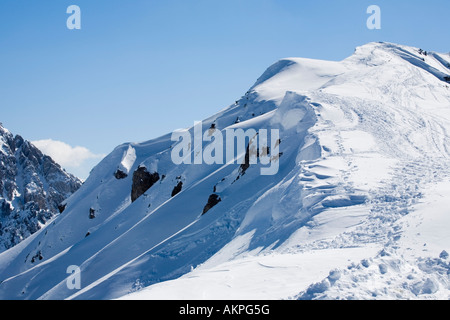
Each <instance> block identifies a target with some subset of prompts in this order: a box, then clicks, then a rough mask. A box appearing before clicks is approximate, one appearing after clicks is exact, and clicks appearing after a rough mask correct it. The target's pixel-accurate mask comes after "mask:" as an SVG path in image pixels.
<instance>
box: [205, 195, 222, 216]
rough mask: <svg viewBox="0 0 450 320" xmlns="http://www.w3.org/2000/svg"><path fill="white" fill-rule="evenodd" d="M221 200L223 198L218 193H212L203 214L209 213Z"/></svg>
mask: <svg viewBox="0 0 450 320" xmlns="http://www.w3.org/2000/svg"><path fill="white" fill-rule="evenodd" d="M220 201H222V199H220V197H219V196H218V195H217V194H215V193H213V194H212V195H210V196H209V198H208V202H207V203H206V205H205V207H204V208H203V213H202V214H205V213H207V212H208V211H209V210H211V209H212V208H213V207H214V206H215V205H216V204H218V203H219V202H220Z"/></svg>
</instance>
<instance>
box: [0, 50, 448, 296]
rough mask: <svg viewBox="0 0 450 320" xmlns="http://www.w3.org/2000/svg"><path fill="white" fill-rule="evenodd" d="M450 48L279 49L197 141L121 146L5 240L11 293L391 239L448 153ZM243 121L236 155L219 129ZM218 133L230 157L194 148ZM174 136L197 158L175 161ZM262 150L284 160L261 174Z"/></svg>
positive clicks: (114, 283) (138, 284)
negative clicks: (321, 52) (10, 244)
mask: <svg viewBox="0 0 450 320" xmlns="http://www.w3.org/2000/svg"><path fill="white" fill-rule="evenodd" d="M449 64H450V57H449V56H448V55H444V54H437V53H431V52H424V51H423V50H420V49H418V48H411V47H406V46H399V45H394V44H388V43H370V44H367V45H365V46H362V47H360V48H358V49H357V50H356V51H355V54H354V55H352V56H351V57H349V58H348V59H345V60H343V61H340V62H327V61H316V60H310V59H301V58H289V59H283V60H281V61H279V62H277V63H275V64H274V65H273V66H271V67H270V68H269V69H267V71H266V72H265V73H264V74H263V75H262V76H261V77H260V78H259V79H258V80H257V82H256V83H255V85H254V86H253V87H252V88H250V89H249V90H248V91H247V92H246V94H245V95H244V96H243V97H241V98H240V99H239V100H237V101H236V102H235V103H234V104H233V105H231V106H229V107H228V108H226V109H224V110H223V111H221V112H219V113H217V114H215V115H213V116H212V117H210V118H208V119H205V120H204V121H202V123H201V124H200V125H194V126H193V127H191V128H188V129H185V130H184V131H182V132H183V135H184V136H185V137H188V138H189V137H194V138H193V139H192V140H189V143H186V140H184V141H181V140H178V139H172V137H173V136H172V135H171V134H168V135H165V136H162V137H160V138H158V139H154V140H151V141H148V142H144V143H139V144H138V143H127V144H124V145H121V146H119V147H117V148H116V149H115V150H114V151H113V152H112V153H111V154H110V155H109V156H107V157H106V158H105V159H104V160H103V161H102V162H101V163H100V164H99V165H98V166H97V167H96V168H94V170H93V171H92V173H91V176H90V177H89V178H88V180H87V181H86V182H85V183H84V185H83V186H82V187H81V188H80V190H79V191H78V192H76V193H75V194H74V195H73V196H71V197H70V198H69V199H68V200H67V201H66V202H65V204H66V209H65V211H64V212H63V214H62V215H60V216H59V217H58V218H57V219H55V221H54V222H53V223H52V224H51V225H48V226H47V227H46V228H45V231H44V230H42V231H41V232H39V233H38V234H36V235H35V236H34V237H33V238H32V239H29V240H27V241H25V242H23V243H21V244H20V245H18V246H17V247H15V248H13V249H12V250H9V251H7V252H5V253H4V254H2V255H0V281H1V280H3V281H2V282H1V284H0V298H17V299H25V298H28V299H38V298H41V299H62V298H70V299H89V298H96V299H109V298H117V297H120V296H122V295H125V294H127V293H130V292H132V291H136V290H138V289H141V288H142V287H143V286H148V285H152V284H155V283H158V282H161V281H164V280H170V279H174V278H177V277H179V276H181V275H183V274H186V273H187V272H189V271H190V270H191V267H192V266H197V265H200V264H203V265H202V267H201V268H204V270H208V269H207V268H214V267H216V266H218V265H220V264H221V263H226V262H230V261H233V260H235V259H238V258H239V257H242V256H245V255H258V254H263V253H267V252H272V253H274V252H276V253H281V252H286V251H288V252H297V251H304V250H318V249H324V248H326V249H327V250H333V249H335V248H340V249H343V248H348V247H364V246H368V245H369V244H370V245H371V246H373V247H375V248H382V247H383V246H385V245H387V244H388V243H391V241H392V238H391V237H392V235H393V234H395V228H396V227H395V223H396V221H397V220H398V219H400V218H401V217H403V216H405V215H407V214H408V213H409V212H410V210H411V208H412V207H411V206H413V205H414V204H415V203H416V202H417V201H418V200H419V199H420V197H421V190H422V188H423V187H424V186H425V185H426V183H428V182H429V181H430V179H431V177H435V176H439V173H441V171H442V175H441V176H442V177H443V176H444V174H443V173H444V172H445V170H446V168H448V166H447V163H448V160H449V157H450V140H449V139H450V137H449V136H448V132H450V131H449V130H450V113H449V112H448V111H449V109H450V83H449V78H448V77H449V75H450V65H449ZM193 120H194V119H193ZM239 130H241V132H246V133H247V134H248V135H247V138H246V140H245V147H244V148H243V151H242V152H241V153H240V154H239V152H237V150H235V149H232V150H233V151H236V153H233V154H232V156H231V157H228V156H229V149H228V148H227V141H225V142H223V143H222V144H220V143H219V144H218V143H217V141H216V138H217V137H227V133H229V132H230V131H231V132H239ZM264 130H266V131H264ZM271 130H276V131H271ZM197 131H200V132H201V134H202V135H201V136H200V141H199V140H198V139H196V138H195V137H196V132H197ZM219 132H220V134H218V133H219ZM265 132H274V133H275V132H276V133H277V134H276V139H274V141H273V142H274V143H273V144H268V145H270V147H269V148H267V147H266V148H262V149H258V148H253V147H252V144H251V143H250V142H251V141H258V143H260V142H262V141H263V140H264V139H266V138H267V141H270V140H271V137H265V138H263V136H264V134H263V133H265ZM211 137H215V139H212V138H211ZM202 138H203V139H202ZM183 143H184V145H183V147H180V145H181V144H183ZM213 147H214V148H213ZM212 149H214V150H215V155H217V153H219V154H224V155H225V154H226V156H224V158H226V161H223V162H215V163H212V164H209V163H207V162H205V161H198V162H196V159H199V155H202V154H203V158H201V159H203V160H204V156H205V154H208V151H211V150H212ZM174 150H175V151H176V152H177V153H178V151H180V150H181V151H183V150H184V151H186V154H183V157H184V159H187V158H189V159H190V161H185V162H182V161H180V162H177V161H174V160H173V158H174V157H173V153H174ZM264 157H266V159H269V160H270V161H269V162H268V163H269V164H270V165H273V167H274V168H276V169H277V171H276V173H275V174H271V175H264V174H261V173H262V172H264V171H263V170H262V169H264V168H265V166H264V162H263V161H262V160H263V158H264ZM238 159H239V160H238ZM251 159H253V160H255V162H254V163H251V162H250V161H251ZM266 164H267V163H266ZM266 169H267V168H266ZM438 171H439V172H438ZM356 251H358V250H356ZM356 251H355V252H356ZM364 252H366V253H367V254H369V252H373V250H367V251H366V250H360V251H358V255H362V254H364ZM36 254H39V255H40V256H41V257H42V260H40V261H38V262H36V261H32V260H31V257H33V256H35V255H36ZM338 255H340V254H335V253H333V254H331V256H333V257H334V256H338ZM320 261H321V263H325V262H326V261H327V260H326V259H325V258H324V259H321V260H320ZM335 261H337V260H336V259H331V260H330V261H329V264H330V269H331V268H332V267H333V262H335ZM71 265H76V266H78V267H79V268H80V270H81V277H82V283H83V286H82V288H81V289H80V290H76V291H74V290H72V289H71V288H70V286H67V283H66V278H67V276H68V275H67V273H66V270H67V267H68V266H71ZM201 268H200V269H201ZM205 268H206V269H205ZM312 269H314V268H312ZM323 269H326V268H325V267H324V268H323ZM299 291H300V289H298V290H297V293H298V292H299Z"/></svg>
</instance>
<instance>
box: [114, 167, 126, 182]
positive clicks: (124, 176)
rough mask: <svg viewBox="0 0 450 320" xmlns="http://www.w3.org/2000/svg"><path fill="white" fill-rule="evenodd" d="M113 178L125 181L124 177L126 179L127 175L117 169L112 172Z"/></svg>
mask: <svg viewBox="0 0 450 320" xmlns="http://www.w3.org/2000/svg"><path fill="white" fill-rule="evenodd" d="M114 177H116V179H117V180H120V179H125V178H126V177H128V175H127V174H126V173H125V172H123V171H122V170H120V169H117V170H116V172H114Z"/></svg>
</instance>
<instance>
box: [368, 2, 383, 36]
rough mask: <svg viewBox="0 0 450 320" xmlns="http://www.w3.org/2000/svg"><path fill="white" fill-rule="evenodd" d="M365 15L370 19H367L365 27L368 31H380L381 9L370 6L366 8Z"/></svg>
mask: <svg viewBox="0 0 450 320" xmlns="http://www.w3.org/2000/svg"><path fill="white" fill-rule="evenodd" d="M367 14H370V17H369V18H368V19H367V22H366V25H367V29H369V30H380V29H381V8H380V7H379V6H377V5H371V6H369V7H368V8H367Z"/></svg>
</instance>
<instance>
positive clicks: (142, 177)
mask: <svg viewBox="0 0 450 320" xmlns="http://www.w3.org/2000/svg"><path fill="white" fill-rule="evenodd" d="M157 181H159V173H158V172H154V173H150V172H148V170H147V168H146V167H141V166H140V167H139V168H137V169H136V171H135V172H134V173H133V184H132V186H131V202H134V201H136V200H137V198H139V197H140V196H142V195H143V194H144V193H145V192H146V191H147V190H148V189H150V188H151V187H152V186H153V185H154V184H155V183H156V182H157Z"/></svg>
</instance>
